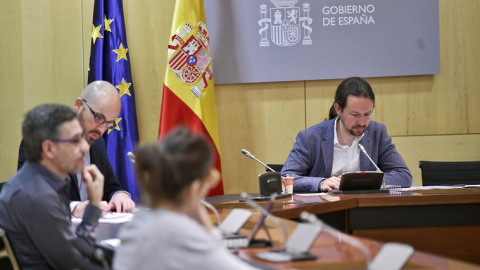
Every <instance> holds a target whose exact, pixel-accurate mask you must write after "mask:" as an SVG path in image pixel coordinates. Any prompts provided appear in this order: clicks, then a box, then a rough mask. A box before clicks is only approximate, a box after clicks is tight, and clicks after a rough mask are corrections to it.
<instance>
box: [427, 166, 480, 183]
mask: <svg viewBox="0 0 480 270" xmlns="http://www.w3.org/2000/svg"><path fill="white" fill-rule="evenodd" d="M419 167H420V169H421V171H422V185H423V186H441V185H460V184H462V185H479V184H480V161H448V162H447V161H420V162H419Z"/></svg>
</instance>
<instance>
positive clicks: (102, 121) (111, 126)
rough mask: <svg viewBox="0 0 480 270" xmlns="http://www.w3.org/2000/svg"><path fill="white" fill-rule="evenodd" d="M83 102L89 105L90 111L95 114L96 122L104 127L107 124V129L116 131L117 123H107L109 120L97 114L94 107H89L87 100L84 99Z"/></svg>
mask: <svg viewBox="0 0 480 270" xmlns="http://www.w3.org/2000/svg"><path fill="white" fill-rule="evenodd" d="M82 100H83V102H85V105H87V107H88V109H89V110H90V111H91V112H92V114H93V119H94V120H95V122H97V123H98V124H100V125H103V124H105V123H107V128H108V129H114V128H116V127H117V123H115V121H107V119H105V117H103V116H101V115H99V114H98V113H96V112H95V111H94V110H93V109H92V107H90V105H88V102H87V101H86V100H85V99H82Z"/></svg>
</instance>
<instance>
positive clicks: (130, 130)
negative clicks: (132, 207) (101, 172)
mask: <svg viewBox="0 0 480 270" xmlns="http://www.w3.org/2000/svg"><path fill="white" fill-rule="evenodd" d="M129 56H130V54H129V53H128V44H127V36H126V34H125V23H124V19H123V4H122V0H95V7H94V11H93V26H92V49H91V54H90V67H89V68H90V70H89V72H88V83H90V82H93V81H96V80H104V81H108V82H110V83H111V84H113V85H114V86H115V87H116V88H117V89H118V90H119V95H120V97H121V100H122V110H121V112H120V115H119V116H118V118H117V119H116V122H117V127H116V128H114V129H109V130H108V131H107V132H105V134H104V138H105V142H106V145H107V153H108V157H109V159H110V163H111V164H112V167H113V170H114V171H115V175H116V176H117V178H118V180H119V182H120V184H121V185H122V187H123V188H124V189H125V190H126V191H128V192H130V194H131V195H132V200H133V201H135V202H136V201H137V199H138V196H139V190H138V187H137V183H136V181H135V173H134V168H133V164H132V163H131V161H130V160H129V158H128V156H127V153H128V152H133V150H134V147H135V145H136V144H137V143H138V129H137V114H136V110H135V94H134V91H133V82H132V74H131V71H130V62H129V61H130V59H129Z"/></svg>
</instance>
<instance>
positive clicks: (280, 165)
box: [265, 164, 283, 172]
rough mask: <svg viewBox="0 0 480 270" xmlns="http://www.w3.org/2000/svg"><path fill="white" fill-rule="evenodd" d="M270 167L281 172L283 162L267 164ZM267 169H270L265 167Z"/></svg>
mask: <svg viewBox="0 0 480 270" xmlns="http://www.w3.org/2000/svg"><path fill="white" fill-rule="evenodd" d="M267 166H268V167H270V168H272V169H274V170H275V171H276V172H281V171H282V168H283V164H267ZM265 171H267V172H269V171H270V170H269V169H267V168H265Z"/></svg>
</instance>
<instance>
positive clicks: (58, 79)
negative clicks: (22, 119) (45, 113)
mask: <svg viewBox="0 0 480 270" xmlns="http://www.w3.org/2000/svg"><path fill="white" fill-rule="evenodd" d="M81 19H82V17H81V6H80V4H79V3H75V2H72V1H22V41H23V56H24V57H23V62H24V63H23V64H24V65H23V67H24V69H23V73H24V110H25V111H27V110H29V109H31V108H32V107H34V106H36V105H38V104H40V103H46V102H56V103H63V104H66V105H69V106H73V102H74V100H75V98H76V97H77V96H78V95H79V93H80V92H81V90H82V89H83V84H82V79H83V78H82V63H83V50H82V31H81V30H82V21H81Z"/></svg>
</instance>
